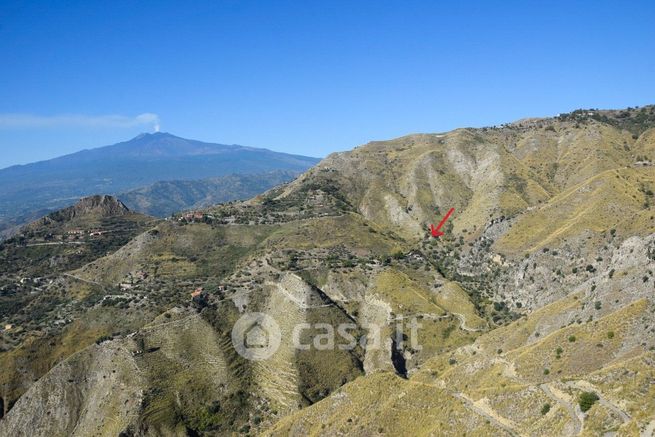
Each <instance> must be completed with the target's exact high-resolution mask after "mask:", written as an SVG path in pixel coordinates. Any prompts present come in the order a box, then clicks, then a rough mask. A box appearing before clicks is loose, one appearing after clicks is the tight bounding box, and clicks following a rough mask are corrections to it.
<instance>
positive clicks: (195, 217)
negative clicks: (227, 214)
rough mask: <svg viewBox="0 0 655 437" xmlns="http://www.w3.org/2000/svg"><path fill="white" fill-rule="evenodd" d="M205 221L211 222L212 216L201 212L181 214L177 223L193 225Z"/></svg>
mask: <svg viewBox="0 0 655 437" xmlns="http://www.w3.org/2000/svg"><path fill="white" fill-rule="evenodd" d="M207 219H209V220H213V219H214V216H213V215H211V214H205V213H204V212H202V211H189V212H185V213H184V214H182V216H181V217H180V218H178V219H177V221H179V222H186V223H195V222H202V221H205V220H207Z"/></svg>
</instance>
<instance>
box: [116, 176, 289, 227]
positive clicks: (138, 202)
mask: <svg viewBox="0 0 655 437" xmlns="http://www.w3.org/2000/svg"><path fill="white" fill-rule="evenodd" d="M297 175H298V172H293V171H287V170H278V171H272V172H265V173H255V174H241V175H239V174H232V175H227V176H219V177H216V178H210V179H201V180H197V181H161V182H155V183H154V184H152V185H148V186H145V187H141V188H137V189H135V190H131V191H127V192H125V193H121V194H119V195H118V197H119V198H120V199H121V200H122V201H123V202H125V203H126V204H127V205H128V206H129V207H130V209H132V210H135V211H139V212H142V213H146V214H149V215H152V216H157V217H166V216H168V215H170V214H172V213H174V212H177V211H182V210H185V209H198V208H203V207H207V206H209V205H214V204H217V203H222V202H227V201H230V200H245V199H249V198H251V197H253V196H256V195H257V194H260V193H263V192H264V191H266V190H268V189H270V188H273V187H275V186H276V185H280V184H283V183H285V182H289V181H291V180H293V179H294V178H295V177H296V176H297Z"/></svg>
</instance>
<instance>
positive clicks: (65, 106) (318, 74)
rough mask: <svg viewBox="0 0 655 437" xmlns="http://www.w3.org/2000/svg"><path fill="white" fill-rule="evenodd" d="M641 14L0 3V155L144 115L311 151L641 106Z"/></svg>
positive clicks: (397, 6) (90, 141) (654, 43)
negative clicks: (589, 110)
mask: <svg viewBox="0 0 655 437" xmlns="http://www.w3.org/2000/svg"><path fill="white" fill-rule="evenodd" d="M654 16H655V2H653V1H652V0H648V1H631V2H619V1H598V0H594V1H571V0H568V1H549V2H546V1H543V2H541V1H526V0H523V1H493V2H492V1H488V2H481V1H480V2H477V1H476V2H455V1H448V2H445V1H443V2H438V1H425V2H416V1H395V2H392V1H384V0H377V1H370V2H367V1H355V0H350V1H335V0H330V1H288V2H287V1H247V0H226V1H221V0H213V1H206V2H202V1H192V2H181V1H180V2H167V1H105V2H101V1H48V2H43V1H40V2H36V1H34V2H29V1H7V0H0V59H2V68H0V152H1V153H0V167H6V166H9V165H12V164H16V163H25V162H30V161H35V160H41V159H45V158H50V157H54V156H58V155H61V154H63V153H69V152H72V151H76V150H79V149H82V148H88V147H97V146H102V145H106V144H112V143H115V142H118V141H122V140H125V139H128V138H131V137H133V136H135V135H137V134H138V133H139V132H142V131H152V130H153V129H154V128H155V124H157V123H159V124H160V125H161V130H162V131H166V132H171V133H173V134H176V135H179V136H183V137H187V138H194V139H199V140H205V141H213V142H222V143H229V144H232V143H237V144H243V145H252V146H259V147H268V148H272V149H274V150H279V151H286V152H291V153H300V154H306V155H313V156H325V155H326V154H328V153H330V152H332V151H338V150H346V149H350V148H352V147H354V146H356V145H358V144H362V143H365V142H367V141H370V140H374V139H388V138H392V137H396V136H400V135H404V134H407V133H412V132H439V131H445V130H450V129H453V128H456V127H461V126H483V125H491V124H497V123H502V122H506V121H511V120H514V119H517V118H522V117H526V116H547V115H553V114H556V113H558V112H566V111H569V110H572V109H575V108H579V107H599V108H609V107H612V108H618V107H626V106H641V105H644V104H648V103H655V80H654V79H653V78H655V24H654V21H653V17H654ZM138 116H139V118H137V117H138Z"/></svg>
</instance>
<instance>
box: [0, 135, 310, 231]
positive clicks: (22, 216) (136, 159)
mask: <svg viewBox="0 0 655 437" xmlns="http://www.w3.org/2000/svg"><path fill="white" fill-rule="evenodd" d="M318 161H319V160H318V159H316V158H310V157H304V156H300V155H290V154H284V153H279V152H273V151H270V150H267V149H256V148H253V147H244V146H237V145H221V144H213V143H205V142H200V141H195V140H186V139H184V138H180V137H176V136H174V135H171V134H167V133H155V134H145V135H139V136H138V137H135V138H133V139H131V140H129V141H125V142H122V143H118V144H114V145H110V146H104V147H100V148H96V149H87V150H84V151H80V152H76V153H73V154H69V155H65V156H62V157H58V158H54V159H51V160H46V161H40V162H37V163H32V164H26V165H21V166H13V167H9V168H7V169H3V170H0V232H1V231H2V230H3V229H7V228H10V227H15V226H16V225H20V224H22V223H25V222H27V221H30V220H33V219H36V218H37V217H36V216H37V215H43V213H44V212H45V213H47V212H49V211H52V210H55V209H59V208H62V207H64V206H68V205H70V204H71V203H73V202H74V201H76V200H77V199H78V198H80V197H83V196H89V195H93V194H97V193H107V194H113V195H116V194H119V193H121V192H124V191H128V190H133V189H137V188H140V187H144V186H146V185H150V184H153V183H156V182H159V181H166V180H171V179H177V180H199V179H207V178H212V177H220V176H225V175H228V174H234V173H237V174H255V173H264V172H269V171H277V170H282V171H293V172H302V171H305V170H306V169H308V168H309V167H311V166H312V165H314V164H316V163H317V162H318ZM267 188H268V187H267Z"/></svg>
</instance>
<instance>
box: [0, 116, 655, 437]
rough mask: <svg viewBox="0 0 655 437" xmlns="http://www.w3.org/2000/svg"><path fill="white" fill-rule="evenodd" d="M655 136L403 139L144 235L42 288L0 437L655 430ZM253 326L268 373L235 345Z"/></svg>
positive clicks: (13, 345)
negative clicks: (250, 322)
mask: <svg viewBox="0 0 655 437" xmlns="http://www.w3.org/2000/svg"><path fill="white" fill-rule="evenodd" d="M654 132H655V107H653V106H649V107H644V108H631V109H628V110H618V111H598V110H580V111H574V112H572V113H570V114H562V115H560V116H558V117H555V118H550V119H527V120H522V121H518V122H515V123H510V124H507V125H502V126H496V127H489V128H482V129H469V128H467V129H458V130H455V131H452V132H448V133H440V134H421V135H410V136H406V137H402V138H398V139H395V140H391V141H378V142H372V143H369V144H366V145H364V146H361V147H358V148H356V149H354V150H353V151H351V152H346V153H339V154H334V155H331V156H330V157H328V158H326V159H325V160H323V161H322V162H321V163H320V164H318V165H317V166H316V167H314V168H312V169H311V170H309V171H308V172H306V173H305V174H303V175H302V176H301V177H299V178H298V179H296V180H295V181H293V182H291V183H289V184H286V185H282V186H279V187H276V188H274V189H272V190H270V191H268V192H266V193H264V194H262V195H260V196H257V197H255V198H253V199H251V200H249V201H246V202H230V203H226V204H222V205H217V206H214V207H211V208H208V209H206V210H203V211H198V212H196V213H195V214H180V215H178V216H176V217H173V218H171V219H170V220H166V221H160V222H157V223H151V224H150V227H149V228H148V229H143V230H142V231H141V232H140V233H139V235H136V236H133V238H131V239H130V240H129V241H125V242H123V244H121V245H120V247H112V250H109V251H107V253H103V254H102V256H98V257H93V258H89V259H86V260H85V262H84V263H80V264H76V265H70V266H69V268H68V269H65V270H62V271H59V272H57V271H56V272H54V273H53V274H52V275H51V277H49V280H52V282H51V283H47V284H41V285H39V289H38V290H36V288H32V289H31V291H37V294H38V295H39V296H42V298H41V302H42V301H44V300H45V299H48V300H47V301H48V302H50V304H49V305H48V306H47V307H45V308H43V307H38V306H32V307H27V308H25V309H23V310H22V314H23V315H29V316H30V317H31V319H32V320H35V321H37V322H39V326H40V328H39V329H37V328H36V327H35V326H32V325H30V326H22V327H21V328H22V329H23V331H22V332H23V334H21V336H18V335H16V334H15V332H16V331H15V330H13V327H12V330H10V331H7V332H3V333H2V336H3V337H2V338H3V339H4V340H3V341H4V343H3V348H4V350H3V352H0V363H2V366H3V370H5V372H3V374H5V375H11V376H10V377H7V380H6V381H3V392H2V396H1V398H0V399H1V405H0V406H1V407H2V408H0V411H1V412H2V418H1V419H0V435H2V436H4V435H7V436H14V435H90V434H95V435H117V434H120V433H122V435H127V436H130V435H232V434H243V435H256V434H263V435H337V434H348V435H361V436H370V435H464V434H473V435H534V436H541V435H572V436H577V435H645V436H646V435H653V432H655V416H654V415H653V411H655V405H653V399H655V393H654V392H653V390H654V388H653V387H654V386H653V381H654V380H655V379H654V378H655V366H654V362H655V355H654V354H655V342H654V341H653V338H654V336H653V333H655V276H654V273H653V271H654V270H655V207H654V206H653V204H654V203H655V198H654V195H653V191H655V166H654V165H653V163H654V162H655V155H653V153H654V150H655V134H654ZM450 208H455V213H454V214H453V216H452V217H451V219H450V220H449V221H448V222H447V223H446V225H445V227H444V231H445V235H444V236H443V237H441V238H438V239H436V238H433V237H431V236H430V234H429V225H430V224H436V223H437V222H438V221H439V219H440V218H441V216H442V215H443V214H444V213H445V212H446V211H448V209H450ZM69 219H70V217H69ZM50 262H52V257H44V258H43V259H41V260H38V261H37V260H35V262H34V263H33V264H34V265H31V266H30V267H29V268H44V266H46V265H47V263H50ZM26 268H27V267H26ZM20 273H21V272H20V271H19V272H16V276H15V277H14V279H13V281H20ZM9 282H11V281H9ZM30 286H31V285H30V284H27V285H25V287H30ZM35 287H36V286H35ZM26 291H27V292H29V291H30V290H27V289H26ZM192 293H193V294H192ZM3 296H4V295H3ZM249 313H262V314H265V315H268V316H270V317H273V318H274V319H275V320H276V321H277V323H278V325H279V329H280V332H281V343H280V347H279V349H277V352H276V353H275V354H273V355H272V356H271V357H270V358H269V359H267V360H263V361H250V360H247V359H244V358H243V357H241V356H240V355H238V354H237V352H236V351H235V349H234V346H233V344H232V341H231V337H230V336H231V330H232V327H233V326H234V324H235V322H236V321H237V320H238V319H239V318H240V317H241V316H242V315H244V314H249ZM60 315H61V316H60ZM3 317H4V318H3V320H2V325H4V324H5V322H8V321H9V319H8V317H10V316H3ZM11 317H13V316H11ZM62 319H63V320H64V321H65V322H64V323H56V322H57V321H58V320H62ZM412 321H416V322H418V323H419V324H420V328H419V329H418V330H417V331H416V332H417V334H416V335H417V337H416V340H417V343H413V342H410V341H409V338H407V337H403V336H399V335H398V334H397V331H398V330H399V329H400V328H403V329H405V331H403V333H404V334H407V333H408V331H407V330H406V329H408V326H409V324H410V323H411V322H412ZM301 324H307V326H308V328H307V329H305V330H304V331H302V334H301V335H299V337H298V340H299V341H300V342H301V343H302V344H305V345H307V344H309V345H312V344H313V343H312V342H313V341H314V340H315V339H316V337H317V336H320V335H321V333H324V332H323V331H321V329H324V328H321V326H322V325H317V324H327V325H330V326H333V327H334V326H339V325H340V324H341V325H343V324H351V325H352V326H353V328H352V330H351V332H350V333H351V334H352V337H353V339H354V340H355V343H354V347H351V348H338V347H335V348H334V350H320V349H318V348H316V347H309V349H297V348H295V347H294V346H293V343H292V340H293V337H294V328H295V327H297V326H299V325H301ZM371 326H376V327H377V328H378V334H379V338H380V342H379V344H377V347H372V346H371V345H372V344H373V343H374V340H375V337H374V336H373V334H372V333H371V332H370V327H371ZM342 340H343V339H342ZM336 346H338V345H336ZM37 410H38V412H39V413H38V414H35V411H37ZM99 417H100V418H102V420H98V419H97V418H99Z"/></svg>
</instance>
